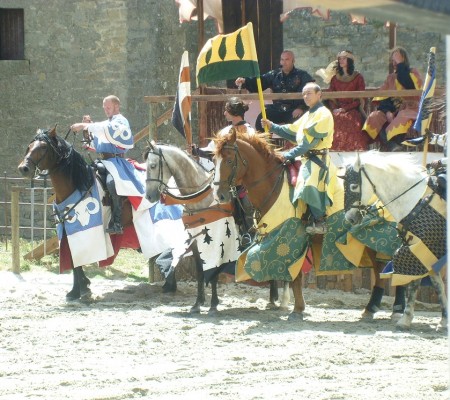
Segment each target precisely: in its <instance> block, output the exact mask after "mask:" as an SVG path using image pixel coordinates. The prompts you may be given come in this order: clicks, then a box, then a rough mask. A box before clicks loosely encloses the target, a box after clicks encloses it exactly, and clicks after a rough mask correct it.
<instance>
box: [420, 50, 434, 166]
mask: <svg viewBox="0 0 450 400" xmlns="http://www.w3.org/2000/svg"><path fill="white" fill-rule="evenodd" d="M435 54H436V47H431V48H430V55H429V58H428V68H427V76H426V77H425V82H424V84H423V92H422V100H421V106H423V103H424V100H425V97H427V95H429V97H430V98H431V97H433V95H434V86H433V88H432V92H433V93H427V92H426V90H428V87H429V85H430V80H431V79H432V76H431V63H432V62H434V61H433V60H432V58H433V56H434V55H435ZM433 85H434V84H433ZM430 92H431V90H430ZM419 113H420V110H419ZM430 122H431V118H429V119H428V121H427V126H426V127H425V129H423V128H422V131H423V132H425V135H426V136H425V142H424V144H423V158H422V166H423V167H424V168H426V166H427V157H428V142H429V140H430V139H429V135H428V132H429V126H430Z"/></svg>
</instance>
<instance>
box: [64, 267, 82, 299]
mask: <svg viewBox="0 0 450 400" xmlns="http://www.w3.org/2000/svg"><path fill="white" fill-rule="evenodd" d="M78 271H79V267H78V268H72V275H73V286H72V290H71V291H70V292H68V293H67V294H66V300H67V301H75V300H78V299H79V298H80V284H79V282H78Z"/></svg>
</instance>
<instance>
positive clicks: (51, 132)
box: [48, 124, 58, 137]
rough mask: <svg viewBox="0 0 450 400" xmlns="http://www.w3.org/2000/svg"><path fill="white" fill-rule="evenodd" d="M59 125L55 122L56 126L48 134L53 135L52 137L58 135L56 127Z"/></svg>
mask: <svg viewBox="0 0 450 400" xmlns="http://www.w3.org/2000/svg"><path fill="white" fill-rule="evenodd" d="M57 126H58V124H55V126H54V127H53V128H52V129H51V130H50V132H49V133H48V136H51V137H55V136H56V127H57Z"/></svg>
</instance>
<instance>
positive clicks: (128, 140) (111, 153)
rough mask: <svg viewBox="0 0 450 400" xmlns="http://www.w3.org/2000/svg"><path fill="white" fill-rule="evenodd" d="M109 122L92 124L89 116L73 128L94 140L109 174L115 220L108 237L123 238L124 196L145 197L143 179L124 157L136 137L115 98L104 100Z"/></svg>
mask: <svg viewBox="0 0 450 400" xmlns="http://www.w3.org/2000/svg"><path fill="white" fill-rule="evenodd" d="M103 109H104V111H105V114H106V116H107V117H108V119H107V120H105V121H102V122H92V120H91V118H90V116H85V117H83V122H81V123H77V124H74V125H72V130H73V131H74V132H77V131H80V130H84V131H85V132H87V133H89V137H91V138H92V140H93V147H94V150H95V151H96V152H97V153H99V155H100V156H101V158H102V164H103V165H104V166H105V168H106V170H107V177H106V184H107V188H108V191H109V193H110V196H111V201H112V216H111V221H110V222H109V225H108V229H107V230H106V232H107V233H110V234H121V233H122V232H123V227H122V223H121V217H122V199H121V196H138V197H145V187H144V183H143V180H142V177H140V176H139V173H140V172H139V171H137V170H136V169H135V168H134V166H133V165H132V164H131V163H130V162H128V161H127V160H126V159H125V158H124V155H125V153H126V152H127V151H128V150H129V149H132V148H133V135H132V133H131V128H130V124H129V123H128V120H127V119H126V118H125V117H124V116H123V115H122V114H121V113H120V100H119V98H118V97H116V96H107V97H105V98H104V99H103Z"/></svg>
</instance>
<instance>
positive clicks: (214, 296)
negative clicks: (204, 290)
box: [208, 274, 219, 315]
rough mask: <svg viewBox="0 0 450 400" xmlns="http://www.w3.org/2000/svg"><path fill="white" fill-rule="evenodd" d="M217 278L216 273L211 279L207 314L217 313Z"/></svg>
mask: <svg viewBox="0 0 450 400" xmlns="http://www.w3.org/2000/svg"><path fill="white" fill-rule="evenodd" d="M218 280H219V276H218V274H216V275H215V276H214V278H212V279H211V307H210V308H209V311H208V315H216V314H217V312H218V311H217V306H218V305H219V296H218V295H217V281H218Z"/></svg>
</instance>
